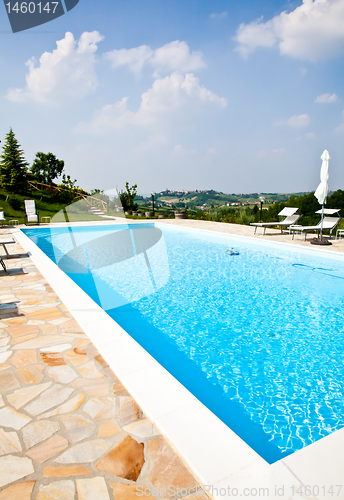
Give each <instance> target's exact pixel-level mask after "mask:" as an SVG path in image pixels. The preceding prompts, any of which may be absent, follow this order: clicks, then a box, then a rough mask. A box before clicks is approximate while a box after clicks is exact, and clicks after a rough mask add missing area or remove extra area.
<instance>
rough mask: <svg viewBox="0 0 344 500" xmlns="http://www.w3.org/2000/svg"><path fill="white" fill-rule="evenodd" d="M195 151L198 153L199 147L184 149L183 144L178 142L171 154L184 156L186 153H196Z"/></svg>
mask: <svg viewBox="0 0 344 500" xmlns="http://www.w3.org/2000/svg"><path fill="white" fill-rule="evenodd" d="M195 153H197V149H184V148H183V146H182V145H181V144H177V145H176V146H175V147H174V149H173V151H172V153H171V154H172V155H173V156H184V155H189V154H195Z"/></svg>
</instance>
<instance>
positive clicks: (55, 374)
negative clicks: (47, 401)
mask: <svg viewBox="0 0 344 500" xmlns="http://www.w3.org/2000/svg"><path fill="white" fill-rule="evenodd" d="M48 375H49V377H51V378H53V379H54V380H55V381H56V382H60V383H61V384H68V383H69V382H72V381H73V380H74V379H76V378H77V376H78V375H77V374H76V373H75V371H74V370H73V369H72V368H71V367H70V366H54V367H52V368H50V369H49V370H48ZM74 387H75V386H74Z"/></svg>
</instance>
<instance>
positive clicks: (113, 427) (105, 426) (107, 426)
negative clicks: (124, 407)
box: [98, 420, 122, 438]
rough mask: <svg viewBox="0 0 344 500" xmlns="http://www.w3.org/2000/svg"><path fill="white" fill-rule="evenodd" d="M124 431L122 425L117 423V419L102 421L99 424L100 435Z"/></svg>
mask: <svg viewBox="0 0 344 500" xmlns="http://www.w3.org/2000/svg"><path fill="white" fill-rule="evenodd" d="M121 432H122V430H121V428H120V426H119V425H118V424H117V422H116V420H108V421H107V422H102V423H101V424H100V426H99V431H98V437H99V438H100V437H110V436H116V435H117V434H120V433H121Z"/></svg>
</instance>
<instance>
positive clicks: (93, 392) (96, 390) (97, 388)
mask: <svg viewBox="0 0 344 500" xmlns="http://www.w3.org/2000/svg"><path fill="white" fill-rule="evenodd" d="M72 385H73V387H75V388H76V389H82V390H83V391H84V392H86V393H87V394H88V395H89V396H90V397H91V398H93V397H99V396H108V395H109V384H108V382H107V380H90V379H88V380H87V379H84V378H78V379H77V380H74V382H73V384H72Z"/></svg>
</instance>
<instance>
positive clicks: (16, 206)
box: [8, 196, 22, 211]
mask: <svg viewBox="0 0 344 500" xmlns="http://www.w3.org/2000/svg"><path fill="white" fill-rule="evenodd" d="M8 203H9V205H10V207H11V208H13V210H16V211H19V210H20V209H21V208H22V202H21V201H20V200H19V199H18V198H17V197H16V196H11V197H10V198H9V200H8Z"/></svg>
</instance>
